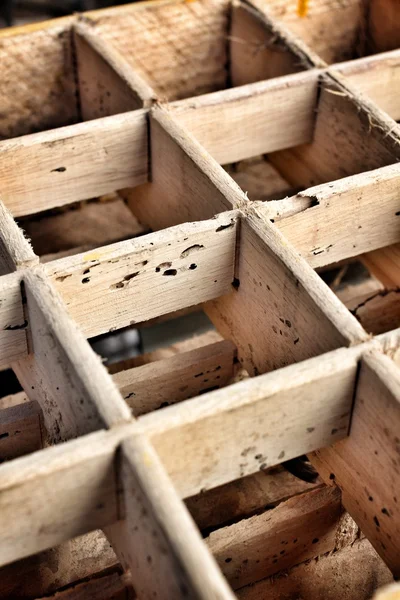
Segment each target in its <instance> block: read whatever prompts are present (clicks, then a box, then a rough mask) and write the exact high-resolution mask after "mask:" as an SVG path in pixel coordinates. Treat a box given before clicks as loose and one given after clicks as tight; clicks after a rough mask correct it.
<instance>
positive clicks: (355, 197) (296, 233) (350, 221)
mask: <svg viewBox="0 0 400 600" xmlns="http://www.w3.org/2000/svg"><path fill="white" fill-rule="evenodd" d="M399 182H400V166H399V165H390V166H387V167H383V168H382V169H377V170H375V171H370V172H369V173H362V174H359V175H354V176H352V177H347V178H344V179H340V180H338V181H335V182H333V183H331V184H329V186H327V185H325V184H322V185H319V186H316V187H312V188H308V189H306V190H305V191H304V192H300V193H299V194H297V196H294V197H293V198H291V199H290V201H291V202H292V207H293V212H295V210H297V211H298V212H296V214H292V215H290V213H289V212H287V213H286V214H287V215H288V216H286V215H285V213H284V212H283V211H284V209H285V204H286V205H288V202H289V200H283V201H281V202H272V203H265V205H260V208H259V210H260V211H262V212H263V213H264V214H265V215H266V216H268V217H269V218H273V219H274V222H275V223H276V225H277V227H278V228H279V229H280V231H281V232H282V233H283V235H284V236H285V237H286V238H287V239H288V240H289V241H290V242H291V243H292V244H293V246H294V247H295V248H296V250H298V252H300V253H301V254H302V256H303V257H304V258H305V259H306V260H307V262H308V263H309V264H310V265H311V266H312V267H314V268H317V267H322V266H325V265H329V264H332V263H335V262H339V261H341V260H343V259H347V258H351V257H352V256H357V255H359V254H362V253H364V252H369V251H371V250H375V249H377V248H381V247H382V246H387V245H389V244H393V243H395V242H399V241H400V228H399V222H400V221H399V222H398V219H399V220H400V199H399V195H398V185H399ZM377 198H379V202H377V201H376V199H377ZM281 207H282V208H281ZM296 207H298V208H297V209H296ZM280 212H282V213H283V214H282V215H279V213H280Z"/></svg>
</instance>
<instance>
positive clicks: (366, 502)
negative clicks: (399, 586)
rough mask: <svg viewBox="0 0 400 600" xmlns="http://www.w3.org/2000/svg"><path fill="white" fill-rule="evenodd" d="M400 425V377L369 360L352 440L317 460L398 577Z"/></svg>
mask: <svg viewBox="0 0 400 600" xmlns="http://www.w3.org/2000/svg"><path fill="white" fill-rule="evenodd" d="M399 423H400V373H399V371H398V369H397V367H396V366H395V364H394V362H393V361H392V360H391V359H390V358H388V357H387V356H384V355H383V354H379V353H377V352H375V353H371V354H370V355H365V356H364V357H363V360H362V364H361V370H360V374H359V378H358V383H357V390H356V395H355V405H354V410H353V413H352V421H351V429H350V435H349V437H348V438H347V440H345V441H342V442H340V443H338V444H335V445H334V446H333V447H332V448H328V449H324V450H320V451H318V452H317V453H316V454H315V457H314V459H313V461H314V462H315V464H316V466H317V468H318V471H319V472H320V473H321V475H322V477H323V478H324V479H325V480H326V481H329V482H330V483H331V484H336V485H337V486H339V488H340V489H341V490H342V500H343V504H344V506H345V508H346V509H347V510H348V511H349V513H350V514H351V515H352V516H353V518H354V519H355V521H356V522H357V523H358V525H359V526H360V527H361V529H362V530H363V532H364V533H365V534H366V536H367V537H368V539H369V540H370V542H371V543H372V544H373V546H374V548H375V550H376V551H377V552H378V554H380V556H381V557H382V558H383V559H384V560H385V562H386V564H387V565H388V566H389V567H390V569H391V570H392V571H393V573H394V574H395V575H397V576H399V574H400V562H399V553H398V545H397V540H398V535H399V528H400V511H399V499H398V491H399V490H398V474H399V466H398V465H399V435H398V434H399Z"/></svg>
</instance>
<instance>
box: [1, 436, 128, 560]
mask: <svg viewBox="0 0 400 600" xmlns="http://www.w3.org/2000/svg"><path fill="white" fill-rule="evenodd" d="M128 427H129V426H128ZM128 434H129V433H128V430H127V428H126V427H122V428H121V427H120V428H118V427H116V428H114V429H113V431H112V432H107V433H105V432H96V433H94V434H92V435H90V436H89V437H84V438H82V439H79V440H73V441H71V442H69V443H66V444H60V445H58V446H54V447H52V448H46V449H45V450H41V451H40V452H36V453H33V454H31V455H29V456H26V457H21V458H18V459H15V460H13V461H11V462H9V463H5V464H3V465H1V467H0V490H1V494H0V505H1V520H0V530H1V535H2V544H1V551H0V563H1V565H5V564H8V563H11V562H12V561H14V560H17V559H20V558H23V557H25V556H29V555H31V554H35V553H36V552H39V551H41V550H44V549H46V548H51V547H53V546H55V545H57V544H61V543H62V542H64V541H66V540H68V539H71V538H73V537H75V536H77V535H80V534H82V533H85V532H87V531H90V530H92V529H97V528H99V527H101V526H102V525H107V524H110V523H113V522H115V521H116V520H117V519H118V506H117V494H116V473H115V459H114V457H115V450H116V447H117V445H118V444H119V443H120V441H121V439H122V438H123V436H124V435H125V436H126V435H128ZM61 482H62V484H61ZM78 489H79V493H76V492H77V490H78ZM49 506H57V507H58V509H59V513H58V514H59V517H60V518H57V520H56V522H55V520H54V514H53V512H52V511H51V510H49ZM31 515H35V518H31Z"/></svg>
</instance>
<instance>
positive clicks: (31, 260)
mask: <svg viewBox="0 0 400 600" xmlns="http://www.w3.org/2000/svg"><path fill="white" fill-rule="evenodd" d="M38 262H39V258H38V257H37V256H36V255H35V253H34V252H33V250H32V247H31V245H30V243H29V242H28V240H27V239H25V238H24V234H23V232H22V231H21V229H20V228H19V227H18V226H17V224H16V223H15V221H14V219H13V217H12V215H11V213H10V211H9V210H7V208H6V207H5V206H4V203H3V202H2V201H1V199H0V274H1V275H5V274H6V273H11V272H12V271H15V270H19V269H23V268H25V267H28V266H31V265H35V264H38Z"/></svg>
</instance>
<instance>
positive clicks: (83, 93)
mask: <svg viewBox="0 0 400 600" xmlns="http://www.w3.org/2000/svg"><path fill="white" fill-rule="evenodd" d="M74 43H75V47H76V53H77V70H78V79H79V98H80V105H81V112H82V117H83V119H84V120H85V121H88V120H90V119H98V118H101V117H108V116H110V115H115V114H119V113H124V112H127V111H130V110H135V109H138V108H144V107H147V106H151V104H152V102H153V100H154V99H155V94H154V92H153V90H152V89H151V88H150V87H149V86H148V85H147V84H146V82H144V81H143V80H142V79H141V78H140V77H139V76H138V75H137V74H135V72H134V71H132V69H131V68H130V67H129V65H128V64H127V63H126V61H125V59H124V58H123V56H121V55H120V53H119V52H117V51H116V50H115V49H114V48H113V46H112V45H110V44H109V43H107V42H105V41H104V40H103V39H102V38H101V37H100V36H98V35H96V34H94V33H93V32H92V31H91V29H90V28H89V27H88V26H85V25H84V23H78V24H76V25H75V27H74Z"/></svg>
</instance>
